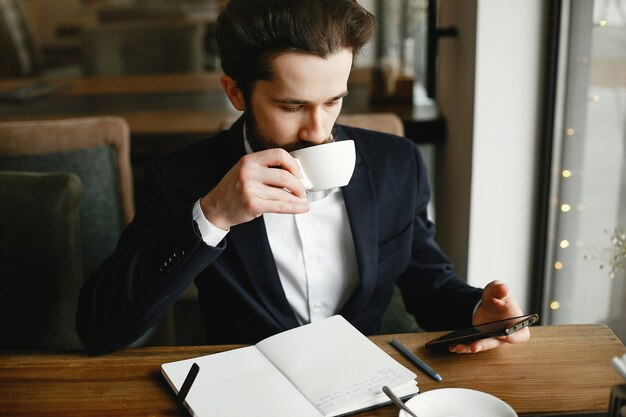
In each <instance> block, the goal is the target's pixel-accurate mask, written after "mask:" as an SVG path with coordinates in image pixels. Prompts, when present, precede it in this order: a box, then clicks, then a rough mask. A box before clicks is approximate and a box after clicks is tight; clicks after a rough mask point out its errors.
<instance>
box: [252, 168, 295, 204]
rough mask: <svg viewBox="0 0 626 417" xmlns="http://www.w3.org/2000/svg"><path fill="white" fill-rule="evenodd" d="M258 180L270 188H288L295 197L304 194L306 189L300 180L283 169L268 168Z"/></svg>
mask: <svg viewBox="0 0 626 417" xmlns="http://www.w3.org/2000/svg"><path fill="white" fill-rule="evenodd" d="M260 181H262V182H263V183H264V184H265V185H268V186H271V187H272V188H276V189H283V190H288V192H289V193H291V194H294V196H297V198H304V197H305V196H306V190H305V188H304V185H302V181H300V179H299V178H298V177H296V176H294V175H293V174H292V173H291V172H289V171H286V170H284V169H270V170H268V172H267V173H265V174H264V178H262V179H260Z"/></svg>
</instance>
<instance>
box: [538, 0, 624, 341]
mask: <svg viewBox="0 0 626 417" xmlns="http://www.w3.org/2000/svg"><path fill="white" fill-rule="evenodd" d="M561 14H562V16H561V41H560V46H559V48H561V50H562V53H561V57H562V58H560V59H559V61H560V62H559V67H560V68H561V69H560V70H559V71H558V76H557V79H556V82H557V88H556V91H557V98H556V106H555V107H556V111H555V119H554V126H555V128H554V132H555V134H554V142H553V147H552V169H551V176H552V183H551V189H550V200H549V215H548V217H549V223H548V228H547V257H546V262H545V282H544V288H543V309H542V310H543V312H544V314H543V318H544V321H543V322H544V324H565V323H590V322H602V323H607V324H608V325H609V326H610V327H611V328H612V330H613V331H614V332H615V333H616V334H617V336H618V337H620V338H621V340H622V341H626V302H625V301H626V271H625V269H626V264H625V263H624V262H625V260H624V257H625V255H626V253H625V252H624V251H625V246H624V245H625V242H624V234H626V164H625V162H626V159H625V157H626V154H625V152H624V148H625V145H626V2H624V1H623V0H595V1H589V0H571V1H563V2H562V8H561ZM563 52H564V53H563Z"/></svg>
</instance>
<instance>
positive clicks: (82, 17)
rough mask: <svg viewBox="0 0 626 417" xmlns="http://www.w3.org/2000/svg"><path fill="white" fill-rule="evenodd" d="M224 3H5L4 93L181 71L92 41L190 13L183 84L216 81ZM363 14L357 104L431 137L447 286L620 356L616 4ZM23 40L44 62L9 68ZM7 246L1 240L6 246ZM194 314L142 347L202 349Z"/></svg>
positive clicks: (624, 56) (411, 6)
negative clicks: (497, 291)
mask: <svg viewBox="0 0 626 417" xmlns="http://www.w3.org/2000/svg"><path fill="white" fill-rule="evenodd" d="M223 3H224V1H222V0H0V13H2V15H0V19H1V21H0V35H1V36H2V38H0V86H3V85H4V84H3V81H11V80H14V79H20V78H30V79H39V78H44V79H47V78H49V77H51V78H56V79H59V78H63V79H65V78H67V77H81V76H83V77H101V76H102V77H104V76H110V75H127V74H130V73H132V72H133V71H134V72H135V73H139V74H141V73H142V71H146V72H147V71H149V72H168V71H181V69H180V68H175V67H168V65H166V64H164V65H163V67H159V68H157V67H154V68H149V69H134V70H133V69H132V68H122V67H120V66H117V67H116V66H115V65H113V66H111V65H109V64H110V62H107V60H106V59H104V61H103V59H101V57H102V56H105V57H106V56H107V55H106V54H107V53H110V50H107V46H106V45H107V42H96V41H94V39H93V38H91V37H90V36H91V35H90V34H92V32H93V29H94V28H97V29H102V28H106V27H107V26H115V25H121V24H123V25H125V26H133V25H134V26H136V27H138V28H140V27H145V26H146V23H148V22H149V23H152V24H154V23H158V24H159V25H163V26H167V24H168V23H167V20H168V18H169V17H171V16H182V15H184V14H185V13H188V12H189V11H193V12H194V13H199V14H201V15H202V16H204V17H205V18H203V19H202V20H201V22H200V23H198V22H196V23H195V25H194V27H193V29H192V30H191V32H189V33H190V34H188V35H189V36H188V38H189V39H190V42H191V41H192V40H193V42H197V41H198V34H201V44H202V56H201V57H200V60H195V61H193V62H194V64H193V65H191V66H189V68H188V69H187V70H188V71H193V72H219V71H220V67H219V60H218V58H217V57H216V55H215V45H214V41H213V38H212V30H213V28H214V17H215V16H216V13H217V12H218V11H219V9H220V8H221V7H222V6H223ZM360 3H361V4H363V5H364V6H365V7H366V8H368V9H369V10H370V11H372V12H373V13H374V14H375V15H376V16H377V17H378V19H379V22H380V28H379V31H378V34H377V38H376V40H375V41H374V42H373V43H371V44H370V45H368V46H367V47H366V48H365V50H364V52H363V53H362V54H361V55H360V56H358V57H357V59H356V62H355V72H359V73H362V74H366V75H367V76H366V77H365V79H366V80H367V81H366V82H367V83H369V84H370V85H369V86H368V87H369V91H370V93H369V97H364V98H362V99H363V100H366V101H367V100H370V101H371V102H372V103H373V102H377V103H380V102H382V103H385V102H388V103H392V104H397V103H400V105H402V106H404V107H405V108H406V107H408V108H409V114H410V116H409V117H410V118H411V119H412V120H413V121H414V122H416V126H417V129H419V128H420V126H424V129H427V126H429V127H428V130H426V131H425V132H426V133H425V134H422V135H420V139H419V140H417V142H419V146H420V149H421V150H422V152H423V154H424V157H425V159H426V161H427V163H428V166H429V175H430V179H431V183H432V185H433V201H432V204H431V207H430V208H431V210H430V215H431V217H432V218H433V220H434V221H435V222H436V224H437V236H438V237H437V239H438V241H439V243H440V245H441V246H442V247H443V249H444V251H445V252H446V253H448V255H449V256H450V257H451V259H452V260H453V262H454V265H455V269H456V271H457V272H458V274H459V275H460V276H461V277H467V280H468V282H469V283H470V284H472V285H476V286H483V285H485V284H486V283H487V282H489V281H491V280H493V279H501V280H503V281H505V282H507V283H508V284H509V285H510V287H511V290H512V291H513V293H514V294H515V296H516V298H517V300H518V301H519V302H520V304H521V305H522V308H523V309H524V310H525V311H526V312H537V313H539V314H540V316H541V324H544V325H549V324H566V323H598V322H600V323H606V324H607V325H608V326H610V328H611V329H612V330H613V331H614V332H615V333H616V335H617V336H618V337H619V338H620V339H621V340H622V342H626V303H625V301H626V171H625V164H624V162H625V153H624V146H625V143H626V1H624V0H550V1H544V0H439V1H436V0H360ZM16 4H17V5H18V6H20V7H19V8H18V9H16V8H14V6H15V5H16ZM22 12H23V13H24V18H25V19H26V22H27V24H28V27H27V30H23V29H24V28H23V27H22V29H20V30H21V31H22V32H20V33H21V34H20V33H18V32H19V31H20V30H18V28H17V27H16V26H11V25H10V21H11V19H12V20H13V21H14V22H15V21H16V16H17V15H16V13H22ZM206 16H209V18H206ZM211 16H212V17H211ZM7 22H9V23H7ZM162 30H163V31H166V30H167V29H166V28H164V29H162ZM134 33H135V35H133V36H134V39H135V41H137V39H141V36H138V35H136V33H137V32H136V31H135V32H134ZM18 35H19V36H18ZM30 36H32V39H33V40H34V41H35V43H34V45H35V48H34V49H33V50H35V51H36V52H37V53H38V54H39V58H40V59H37V60H35V59H33V58H32V57H29V56H28V53H29V52H28V48H26V49H22V51H21V53H22V55H21V56H20V57H18V58H19V59H21V62H22V64H24V63H26V64H24V65H22V67H21V69H20V68H18V69H16V67H13V68H11V67H10V66H9V65H7V62H8V60H7V56H8V54H9V53H11V52H10V51H11V50H15V48H13V49H11V47H10V45H11V44H15V43H16V42H17V43H19V42H22V44H23V45H24V44H25V42H28V39H29V38H27V37H30ZM116 36H118V37H119V36H121V35H119V34H118V35H116ZM145 39H147V40H148V41H147V42H151V43H150V45H148V44H147V43H146V44H145V45H144V48H145V49H146V50H149V49H151V48H153V43H154V42H157V41H158V37H155V35H154V34H151V35H146V37H145ZM117 41H119V39H118V40H117ZM117 41H116V42H117ZM99 48H101V49H99ZM18 49H19V48H18ZM172 53H174V51H172ZM103 62H104V63H103ZM43 64H45V66H44V65H43ZM70 82H71V81H70ZM7 85H8V84H7ZM3 89H4V90H6V89H8V87H0V95H1V94H2V92H3V91H2V90H3ZM45 99H46V98H42V99H41V100H45ZM407 100H408V101H407ZM365 104H367V103H364V105H365ZM19 105H20V104H17V105H16V104H7V103H0V120H1V121H2V122H6V121H10V120H11V116H10V114H12V113H11V112H12V111H13V108H12V107H11V106H19ZM385 108H392V109H393V108H394V107H393V106H389V107H385ZM22 109H24V108H22ZM3 113H5V114H3ZM39 118H41V117H39ZM403 118H406V116H403ZM22 119H23V117H22ZM405 121H406V120H405ZM432 126H435V128H432ZM130 134H131V163H132V164H133V169H134V170H135V176H138V175H139V173H140V172H141V166H142V163H145V158H146V148H148V151H147V154H148V155H149V156H156V155H157V154H158V153H160V152H162V151H163V149H161V148H159V149H150V143H151V142H150V138H146V137H145V136H143V137H141V138H140V139H141V142H139V138H137V137H136V136H133V131H132V129H131V132H130ZM424 136H426V138H424ZM154 139H155V141H154V143H161V145H162V141H163V139H162V138H161V139H159V138H154ZM157 139H159V140H157ZM1 140H2V137H0V141H1ZM183 142H184V140H182V139H181V141H180V142H176V141H175V140H174V141H173V142H171V143H168V144H167V146H166V148H168V149H171V148H174V147H176V146H178V145H180V144H182V143H183ZM155 148H156V146H155ZM141 152H144V153H143V154H142V153H141ZM0 170H2V167H0ZM0 233H2V232H1V231H0ZM10 239H11V237H10V236H3V237H2V240H3V242H4V243H3V244H10ZM7 242H9V243H7ZM9 261H10V260H8V259H3V260H2V262H9ZM2 270H3V269H0V271H2ZM4 271H5V272H4V273H3V274H2V275H4V276H0V285H2V286H3V287H4V288H5V290H6V289H7V288H9V287H10V285H11V280H12V279H15V276H10V274H9V273H7V272H6V271H9V269H8V268H6V265H5V269H4ZM5 290H2V287H0V293H2V292H3V291H5ZM0 295H1V294H0ZM194 302H195V299H194V293H193V289H192V290H190V294H187V295H186V296H185V297H184V298H183V299H181V301H180V302H179V303H178V304H177V306H176V307H175V309H176V308H177V309H178V311H177V314H178V317H177V318H176V319H172V318H171V317H170V319H169V322H168V324H167V326H169V330H167V334H168V337H163V336H162V334H161V333H159V332H156V333H155V334H161V336H159V337H157V336H155V335H153V336H154V338H153V339H152V340H147V341H144V343H155V344H158V343H172V344H173V343H178V344H196V343H202V337H201V335H200V333H198V331H199V330H198V329H199V328H201V326H200V327H198V326H194V325H193V324H192V325H191V328H189V327H190V325H189V323H193V320H185V319H183V318H184V317H190V316H189V315H190V314H193V313H190V311H192V312H193V311H195V310H194V307H193V306H194ZM3 304H4V305H5V307H6V306H7V305H8V303H6V302H3V298H2V297H1V296H0V312H1V314H0V315H1V316H3V317H7V316H10V315H11V312H9V311H6V310H4V309H3ZM172 317H176V316H175V314H174V313H173V314H172ZM198 320H199V319H198ZM68 326H73V323H68ZM176 326H178V327H176ZM185 326H187V327H188V328H185ZM172 327H174V328H175V330H172ZM172 332H174V333H172ZM172 334H174V335H175V336H174V337H172Z"/></svg>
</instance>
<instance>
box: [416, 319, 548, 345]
mask: <svg viewBox="0 0 626 417" xmlns="http://www.w3.org/2000/svg"><path fill="white" fill-rule="evenodd" d="M538 320H539V315H538V314H528V315H525V316H519V317H511V318H510V319H504V320H498V321H492V322H489V323H484V324H479V325H476V326H473V327H466V328H465V329H461V330H455V331H453V332H451V333H447V334H444V335H443V336H440V337H438V338H436V339H433V340H431V341H430V342H427V343H426V349H438V348H443V347H448V346H451V345H466V344H469V343H472V342H474V341H476V340H480V339H487V338H489V337H496V336H507V335H510V334H512V333H515V332H516V331H518V330H520V329H523V328H524V327H528V326H531V325H533V324H534V323H536V322H537V321H538Z"/></svg>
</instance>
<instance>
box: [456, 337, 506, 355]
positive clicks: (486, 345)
mask: <svg viewBox="0 0 626 417" xmlns="http://www.w3.org/2000/svg"><path fill="white" fill-rule="evenodd" d="M505 343H506V342H505V341H504V340H501V339H499V338H489V339H480V340H477V341H475V342H472V343H470V344H469V345H455V346H450V348H449V349H448V350H449V351H450V352H453V353H478V352H483V351H485V350H490V349H495V348H497V347H499V346H502V345H503V344H505Z"/></svg>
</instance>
